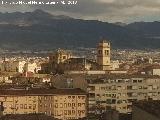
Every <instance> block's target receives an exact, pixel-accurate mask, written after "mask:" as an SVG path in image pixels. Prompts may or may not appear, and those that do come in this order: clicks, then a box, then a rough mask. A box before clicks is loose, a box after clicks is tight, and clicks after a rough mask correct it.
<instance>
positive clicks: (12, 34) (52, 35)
mask: <svg viewBox="0 0 160 120" xmlns="http://www.w3.org/2000/svg"><path fill="white" fill-rule="evenodd" d="M101 39H106V40H108V41H110V42H111V44H112V48H122V49H127V48H131V49H158V48H160V22H158V21H155V22H135V23H131V24H125V23H120V22H117V23H108V22H101V21H98V20H82V19H75V18H71V17H68V16H64V15H52V14H50V13H47V12H45V11H42V10H39V9H38V10H35V11H33V12H25V13H21V12H13V13H0V48H2V49H17V50H28V49H31V50H33V49H35V50H36V49H55V48H60V47H61V48H76V47H88V48H89V47H96V44H97V43H98V42H99V41H100V40H101Z"/></svg>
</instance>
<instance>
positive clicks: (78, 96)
mask: <svg viewBox="0 0 160 120" xmlns="http://www.w3.org/2000/svg"><path fill="white" fill-rule="evenodd" d="M0 102H1V103H2V104H3V107H4V111H3V115H6V114H29V113H45V114H46V115H48V116H52V117H54V118H58V119H62V120H66V119H79V118H83V117H86V115H87V94H86V92H84V91H82V90H81V89H26V90H24V89H9V90H0Z"/></svg>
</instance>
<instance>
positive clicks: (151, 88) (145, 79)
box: [88, 76, 160, 113]
mask: <svg viewBox="0 0 160 120" xmlns="http://www.w3.org/2000/svg"><path fill="white" fill-rule="evenodd" d="M88 92H89V108H90V109H91V110H90V112H94V110H93V111H92V108H97V107H99V108H103V109H104V110H105V109H107V107H111V108H112V109H116V110H117V111H119V112H120V113H130V112H131V111H132V102H134V101H139V100H150V99H152V100H159V99H160V77H157V76H156V77H155V76H112V77H111V76H108V77H106V78H103V79H98V80H89V84H88Z"/></svg>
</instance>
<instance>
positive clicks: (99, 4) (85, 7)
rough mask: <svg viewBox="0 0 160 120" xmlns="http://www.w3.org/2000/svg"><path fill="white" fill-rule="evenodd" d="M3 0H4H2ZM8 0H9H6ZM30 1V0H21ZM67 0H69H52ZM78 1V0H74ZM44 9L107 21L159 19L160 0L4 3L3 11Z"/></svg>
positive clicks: (1, 9)
mask: <svg viewBox="0 0 160 120" xmlns="http://www.w3.org/2000/svg"><path fill="white" fill-rule="evenodd" d="M0 1H2V0H0ZM5 1H7V0H5ZM11 1H12V2H13V1H18V0H8V2H11ZM19 1H25V2H26V1H30V0H19ZM35 1H37V2H38V1H47V0H35ZM50 1H56V2H57V1H58V2H61V1H65V2H66V3H67V2H68V1H69V0H50ZM73 1H76V0H73ZM35 9H42V10H44V11H47V12H49V13H51V14H55V15H67V16H70V17H74V18H80V19H91V20H100V21H105V22H124V23H131V22H138V21H159V20H160V0H77V4H76V5H62V4H56V5H8V4H6V5H2V4H0V11H1V12H12V11H13V12H15V11H21V12H28V11H33V10H35Z"/></svg>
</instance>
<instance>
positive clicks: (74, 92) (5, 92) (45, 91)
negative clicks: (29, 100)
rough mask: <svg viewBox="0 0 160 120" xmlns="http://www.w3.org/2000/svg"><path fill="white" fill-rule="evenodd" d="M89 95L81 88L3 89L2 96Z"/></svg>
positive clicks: (0, 94)
mask: <svg viewBox="0 0 160 120" xmlns="http://www.w3.org/2000/svg"><path fill="white" fill-rule="evenodd" d="M86 94H87V93H86V92H85V91H83V90H81V89H79V88H76V89H39V88H38V89H37V88H36V89H28V90H27V89H3V90H0V96H4V95H14V96H19V95H23V96H25V95H86Z"/></svg>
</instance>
